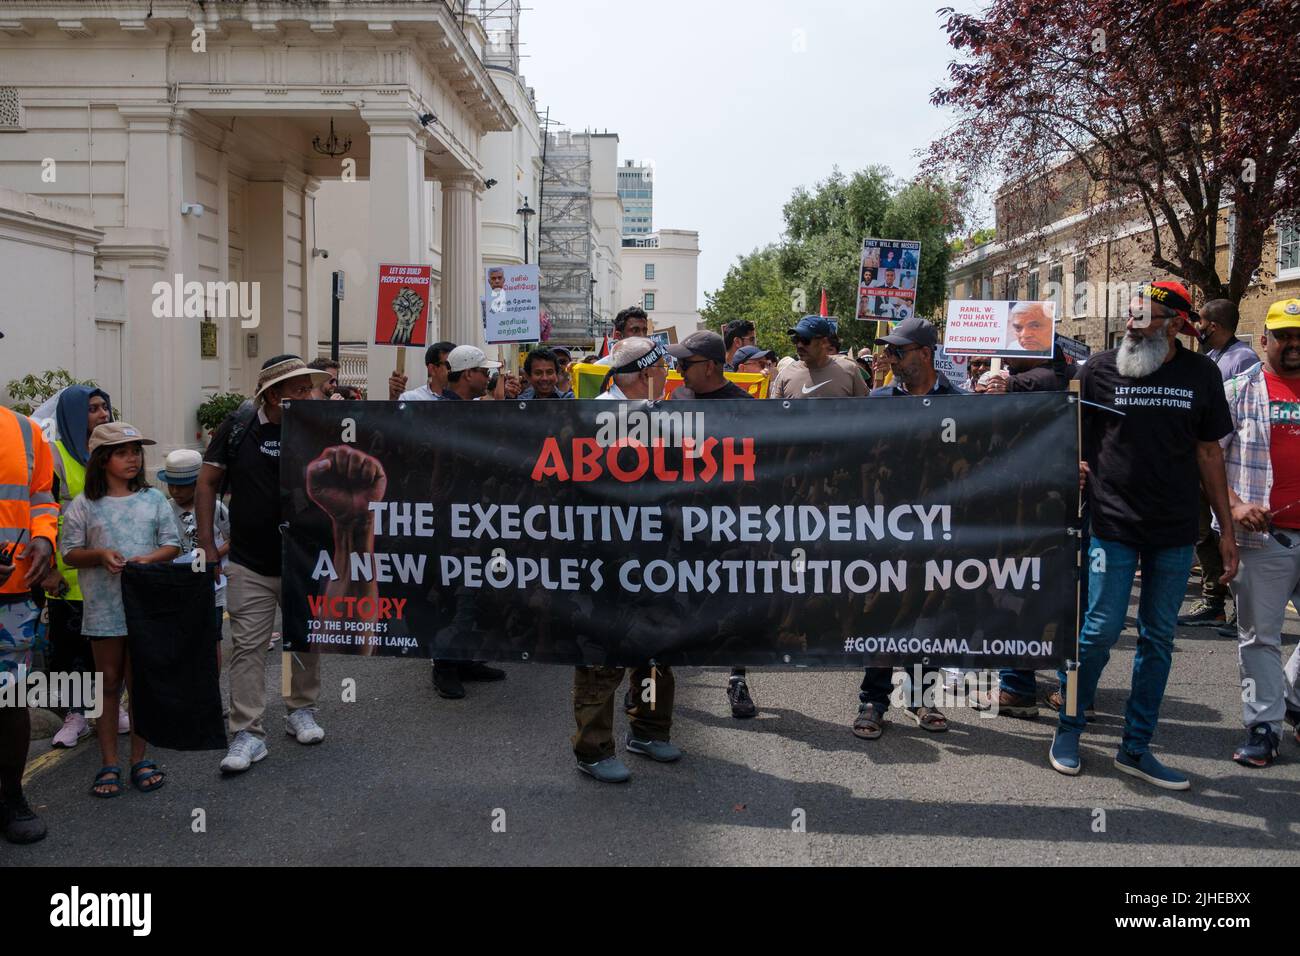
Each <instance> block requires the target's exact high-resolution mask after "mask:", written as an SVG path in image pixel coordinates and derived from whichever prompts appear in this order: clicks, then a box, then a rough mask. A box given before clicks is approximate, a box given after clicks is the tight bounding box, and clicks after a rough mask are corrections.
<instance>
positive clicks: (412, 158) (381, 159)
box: [348, 107, 428, 400]
mask: <svg viewBox="0 0 1300 956" xmlns="http://www.w3.org/2000/svg"><path fill="white" fill-rule="evenodd" d="M361 117H362V119H364V120H365V121H366V123H367V124H368V125H369V127H370V246H369V248H370V261H369V262H368V263H367V274H366V275H365V276H364V277H361V276H358V277H357V279H358V280H360V281H357V282H356V284H355V288H356V293H355V294H357V295H360V296H362V300H361V301H363V302H368V303H370V306H369V307H368V310H367V311H368V313H369V318H368V320H367V326H368V332H367V338H368V339H373V338H374V316H373V309H374V303H375V302H376V301H377V300H378V295H379V290H378V285H377V281H378V276H379V265H380V263H402V264H407V263H409V264H420V263H425V262H427V261H428V253H427V250H426V248H425V242H424V237H423V230H422V221H423V219H424V216H423V213H422V212H421V209H420V206H421V203H422V202H423V200H424V195H425V193H424V144H425V133H424V129H423V127H421V126H420V123H419V120H418V119H417V118H416V116H415V114H414V112H413V111H412V110H410V109H409V108H405V107H401V108H397V107H374V108H366V109H363V110H362V111H361ZM348 280H349V284H351V282H352V277H351V276H349V277H348ZM348 294H349V295H352V294H353V292H352V291H351V289H349V292H348ZM368 351H369V361H368V363H367V365H368V368H367V375H366V378H367V395H368V397H369V398H371V399H374V400H385V399H387V398H388V377H389V375H391V374H392V372H393V369H394V368H395V367H396V364H397V347H396V346H387V345H379V346H377V345H374V344H371V345H370V347H369V350H368ZM406 377H407V387H408V388H415V387H417V386H419V385H423V384H424V380H425V371H424V350H423V349H407V350H406Z"/></svg>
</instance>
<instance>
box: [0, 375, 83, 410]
mask: <svg viewBox="0 0 1300 956" xmlns="http://www.w3.org/2000/svg"><path fill="white" fill-rule="evenodd" d="M69 385H90V386H92V387H94V388H98V387H99V385H98V383H97V382H93V381H91V380H90V379H86V380H85V381H79V380H78V379H75V378H73V377H72V375H71V374H70V373H69V372H68V370H67V369H63V368H56V369H48V370H46V371H44V372H39V373H35V374H27V375H24V376H23V377H22V378H16V379H13V380H11V381H10V382H9V384H7V385H6V386H5V391H6V392H8V393H9V406H10V408H12V409H13V410H14V411H16V412H17V413H18V414H20V415H30V414H31V413H32V412H34V411H36V409H37V408H39V407H40V406H41V405H42V403H44V402H45V400H46V399H48V398H49V397H50V396H52V395H54V394H55V393H56V392H58V391H59V390H60V389H63V388H67V387H68V386H69Z"/></svg>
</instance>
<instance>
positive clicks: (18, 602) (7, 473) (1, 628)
mask: <svg viewBox="0 0 1300 956" xmlns="http://www.w3.org/2000/svg"><path fill="white" fill-rule="evenodd" d="M3 337H4V333H2V332H0V338H3ZM58 522H59V506H58V504H57V503H56V502H55V500H54V459H53V457H52V456H51V453H50V446H49V445H47V444H46V443H45V436H44V435H42V434H41V429H40V426H39V425H37V424H36V423H35V422H34V421H32V420H31V419H30V418H28V417H27V416H26V415H19V414H17V413H16V412H12V411H10V410H9V409H7V408H0V681H4V682H10V681H21V680H25V679H26V676H27V672H28V670H29V668H30V667H31V657H32V644H33V643H34V642H35V639H36V622H37V618H38V617H39V615H40V610H39V609H38V608H37V607H36V604H35V602H34V601H33V600H32V587H33V586H35V585H36V583H37V582H38V581H40V580H41V578H43V577H44V576H45V575H46V573H47V572H48V571H49V570H50V568H51V567H52V563H51V562H52V560H53V556H54V543H55V539H56V538H57V536H58V528H59V523H58ZM13 696H14V699H15V700H16V701H18V706H0V834H2V835H3V836H4V838H5V839H6V840H8V841H9V842H10V843H35V842H36V841H37V840H40V839H42V838H43V837H44V836H45V823H44V821H42V820H41V818H40V817H38V816H37V815H36V814H35V813H33V812H32V809H31V807H29V806H28V805H27V801H26V800H25V799H24V798H23V770H24V768H25V767H26V766H27V744H28V741H29V740H30V739H31V730H32V729H31V718H30V717H29V716H28V713H27V708H26V707H25V706H23V704H22V700H23V695H21V694H17V693H15V694H14V695H13Z"/></svg>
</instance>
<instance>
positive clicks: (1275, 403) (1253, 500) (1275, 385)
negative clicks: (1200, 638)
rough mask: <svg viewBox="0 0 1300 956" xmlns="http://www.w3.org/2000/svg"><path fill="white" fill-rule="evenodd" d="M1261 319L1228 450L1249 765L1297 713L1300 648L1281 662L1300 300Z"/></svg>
mask: <svg viewBox="0 0 1300 956" xmlns="http://www.w3.org/2000/svg"><path fill="white" fill-rule="evenodd" d="M1264 325H1265V328H1266V329H1267V331H1266V332H1265V334H1264V348H1265V357H1264V362H1263V364H1261V365H1256V366H1254V367H1252V368H1250V369H1249V370H1248V371H1245V372H1243V373H1241V374H1239V375H1237V376H1235V377H1233V378H1230V379H1229V380H1228V381H1227V384H1226V385H1225V390H1226V392H1227V399H1228V408H1229V410H1230V411H1231V413H1232V427H1233V430H1232V433H1231V434H1229V435H1228V437H1227V438H1226V439H1224V440H1223V452H1224V461H1225V463H1226V465H1227V471H1228V499H1229V501H1230V502H1231V505H1232V519H1233V521H1234V522H1235V526H1234V528H1235V532H1236V538H1237V544H1238V545H1239V546H1240V548H1241V551H1240V554H1241V567H1240V569H1239V571H1238V573H1237V577H1236V579H1235V580H1234V581H1233V582H1232V594H1233V599H1234V601H1235V603H1236V606H1237V662H1238V666H1239V667H1240V672H1241V683H1242V695H1241V699H1242V720H1243V722H1244V723H1245V725H1246V741H1245V743H1243V744H1242V745H1241V746H1240V747H1238V748H1237V749H1236V751H1235V752H1234V753H1233V755H1232V759H1233V760H1235V761H1237V763H1239V764H1241V765H1243V766H1246V767H1267V766H1269V765H1270V764H1272V763H1273V761H1274V760H1275V759H1276V758H1277V754H1278V748H1279V746H1280V743H1281V739H1282V733H1283V732H1284V729H1285V727H1284V724H1283V719H1284V718H1285V719H1287V720H1289V721H1290V722H1291V723H1292V724H1293V725H1295V724H1297V721H1300V690H1298V689H1297V682H1300V647H1297V648H1296V651H1295V652H1294V653H1293V654H1292V655H1291V659H1290V660H1289V661H1288V662H1287V664H1286V667H1285V668H1284V667H1283V666H1282V622H1283V620H1284V618H1285V616H1286V607H1287V604H1288V603H1290V602H1292V601H1295V602H1298V603H1300V299H1287V300H1284V301H1282V302H1277V303H1274V305H1273V306H1272V307H1271V308H1270V309H1269V310H1268V317H1267V319H1266V320H1265V323H1264ZM1251 690H1253V693H1251V692H1250V691H1251ZM1296 743H1300V730H1297V731H1296Z"/></svg>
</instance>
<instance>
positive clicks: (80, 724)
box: [50, 710, 90, 747]
mask: <svg viewBox="0 0 1300 956" xmlns="http://www.w3.org/2000/svg"><path fill="white" fill-rule="evenodd" d="M88 733H90V725H89V724H88V723H86V718H85V717H84V716H82V715H81V714H79V713H77V712H76V711H73V710H70V711H68V716H66V717H64V718H63V726H62V727H60V728H59V732H58V733H56V734H55V735H54V739H53V740H51V741H50V746H51V747H75V746H77V741H78V740H80V739H81V738H82V737H84V736H86V734H88Z"/></svg>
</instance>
